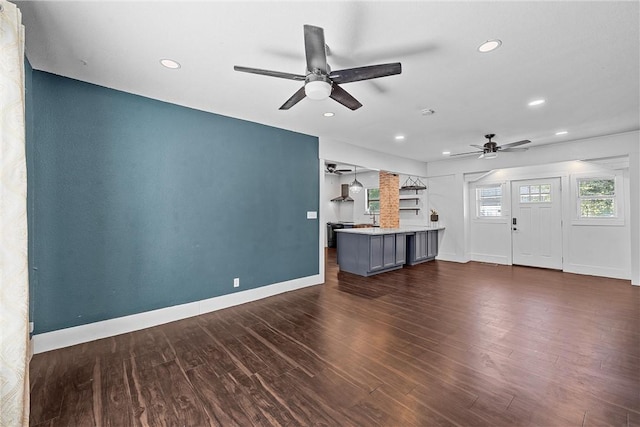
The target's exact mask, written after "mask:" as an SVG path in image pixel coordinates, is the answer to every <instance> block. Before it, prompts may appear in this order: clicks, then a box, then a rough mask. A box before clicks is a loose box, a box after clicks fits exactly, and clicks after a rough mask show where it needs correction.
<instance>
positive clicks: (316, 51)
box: [304, 25, 327, 74]
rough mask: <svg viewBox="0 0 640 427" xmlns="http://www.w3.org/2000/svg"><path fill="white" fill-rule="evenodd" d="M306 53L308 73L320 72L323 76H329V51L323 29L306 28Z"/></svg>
mask: <svg viewBox="0 0 640 427" xmlns="http://www.w3.org/2000/svg"><path fill="white" fill-rule="evenodd" d="M304 51H305V54H306V56H307V71H309V72H314V70H319V71H320V72H322V74H327V51H326V49H325V44H324V30H323V29H322V28H320V27H314V26H313V25H305V26H304Z"/></svg>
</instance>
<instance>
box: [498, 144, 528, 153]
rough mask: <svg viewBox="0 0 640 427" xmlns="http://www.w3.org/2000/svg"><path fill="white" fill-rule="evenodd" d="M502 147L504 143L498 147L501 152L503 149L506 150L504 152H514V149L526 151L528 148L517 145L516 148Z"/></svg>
mask: <svg viewBox="0 0 640 427" xmlns="http://www.w3.org/2000/svg"><path fill="white" fill-rule="evenodd" d="M503 147H504V145H503V146H502V147H500V151H501V152H504V151H506V152H514V151H527V150H528V148H526V147H519V148H516V147H507V148H503Z"/></svg>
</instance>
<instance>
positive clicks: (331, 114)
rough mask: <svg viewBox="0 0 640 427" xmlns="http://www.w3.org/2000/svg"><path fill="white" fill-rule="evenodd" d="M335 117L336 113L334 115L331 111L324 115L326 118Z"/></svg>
mask: <svg viewBox="0 0 640 427" xmlns="http://www.w3.org/2000/svg"><path fill="white" fill-rule="evenodd" d="M335 115H336V113H332V112H331V111H327V112H326V113H324V114H323V116H325V117H333V116H335Z"/></svg>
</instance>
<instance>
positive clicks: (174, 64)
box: [160, 58, 180, 70]
mask: <svg viewBox="0 0 640 427" xmlns="http://www.w3.org/2000/svg"><path fill="white" fill-rule="evenodd" d="M160 63H161V64H162V65H163V66H165V67H167V68H171V69H172V70H176V69H178V68H180V64H179V63H178V62H176V61H174V60H173V59H167V58H165V59H161V60H160Z"/></svg>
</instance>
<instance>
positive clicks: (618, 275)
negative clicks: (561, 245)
mask: <svg viewBox="0 0 640 427" xmlns="http://www.w3.org/2000/svg"><path fill="white" fill-rule="evenodd" d="M562 271H564V272H565V273H575V274H587V275H589V276H599V277H609V278H611V279H623V280H631V273H630V272H629V271H625V270H623V269H620V268H609V267H598V266H592V265H583V264H565V265H564V268H563V269H562Z"/></svg>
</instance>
